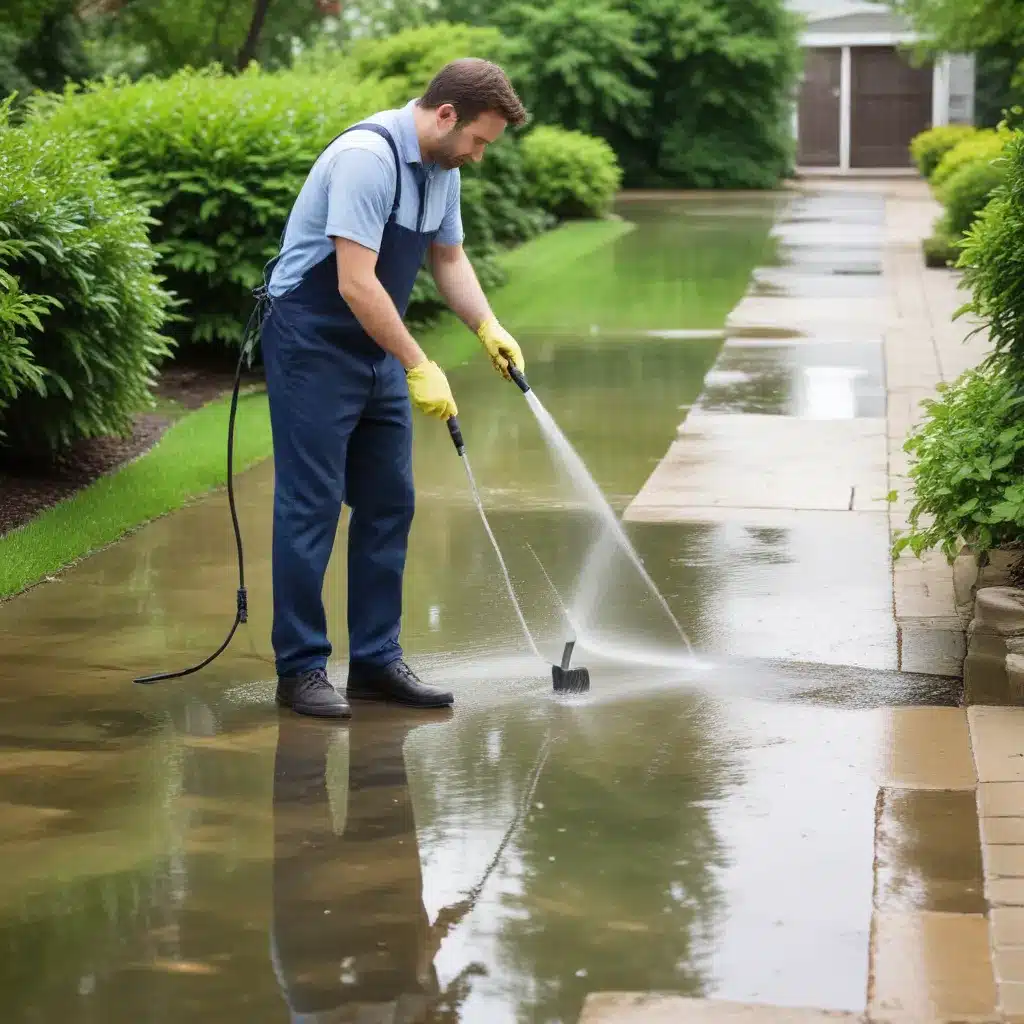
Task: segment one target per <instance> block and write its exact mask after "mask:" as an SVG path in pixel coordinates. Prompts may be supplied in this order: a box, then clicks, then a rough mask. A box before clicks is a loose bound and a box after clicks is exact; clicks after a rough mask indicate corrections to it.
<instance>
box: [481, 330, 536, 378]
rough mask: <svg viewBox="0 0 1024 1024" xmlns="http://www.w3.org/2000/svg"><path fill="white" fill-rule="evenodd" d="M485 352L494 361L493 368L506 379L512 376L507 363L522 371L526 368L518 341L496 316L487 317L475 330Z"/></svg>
mask: <svg viewBox="0 0 1024 1024" xmlns="http://www.w3.org/2000/svg"><path fill="white" fill-rule="evenodd" d="M476 335H477V337H478V338H479V339H480V341H481V343H482V344H483V346H484V348H485V349H487V354H488V355H489V356H490V357H491V362H492V363H494V368H495V369H496V370H497V371H498V372H499V373H500V374H501V375H502V376H503V377H504V378H505V379H506V380H511V379H512V377H511V376H510V374H509V372H508V364H509V363H510V362H511V363H513V364H515V367H516V369H517V370H518V371H519V372H520V373H522V372H524V371H525V370H526V363H525V362H524V361H523V353H522V350H521V349H520V348H519V343H518V342H517V341H516V339H515V338H513V337H512V335H511V334H509V333H508V331H506V330H505V328H504V327H502V326H501V324H500V323H498V319H497V317H494V316H491V317H488V319H486V320H485V321H484V322H483V323H482V324H481V325H480V329H479V330H478V331H477V332H476Z"/></svg>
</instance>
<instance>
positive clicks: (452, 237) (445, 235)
mask: <svg viewBox="0 0 1024 1024" xmlns="http://www.w3.org/2000/svg"><path fill="white" fill-rule="evenodd" d="M464 238H465V233H464V232H463V230H462V178H461V177H460V175H459V172H458V171H455V172H454V173H453V174H452V176H451V179H450V184H449V185H448V203H447V205H446V206H445V209H444V216H443V217H442V218H441V226H440V227H439V228H438V229H437V235H436V237H435V241H437V242H440V243H441V245H462V242H463V239H464Z"/></svg>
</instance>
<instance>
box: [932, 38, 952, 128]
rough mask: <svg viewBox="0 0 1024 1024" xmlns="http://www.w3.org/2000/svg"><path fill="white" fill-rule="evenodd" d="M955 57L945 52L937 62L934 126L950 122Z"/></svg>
mask: <svg viewBox="0 0 1024 1024" xmlns="http://www.w3.org/2000/svg"><path fill="white" fill-rule="evenodd" d="M952 62H953V58H952V57H951V56H950V55H949V54H948V53H944V54H942V56H941V57H939V59H938V60H937V61H936V62H935V73H934V75H933V76H932V127H933V128H937V127H939V125H946V124H949V100H950V86H951V77H952V67H951V65H952Z"/></svg>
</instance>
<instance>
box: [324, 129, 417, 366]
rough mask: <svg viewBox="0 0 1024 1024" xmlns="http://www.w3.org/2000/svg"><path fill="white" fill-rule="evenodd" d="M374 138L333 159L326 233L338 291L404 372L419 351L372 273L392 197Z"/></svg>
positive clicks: (388, 166) (390, 172)
mask: <svg viewBox="0 0 1024 1024" xmlns="http://www.w3.org/2000/svg"><path fill="white" fill-rule="evenodd" d="M383 145H384V143H382V142H381V141H380V140H378V138H377V136H374V137H373V138H372V139H368V140H367V141H366V143H365V144H364V145H353V146H351V147H350V148H346V149H343V150H341V152H339V153H337V154H336V155H335V157H334V161H333V166H332V167H331V175H330V182H329V185H328V190H327V225H326V233H327V235H328V237H329V238H330V239H331V240H332V242H333V243H334V250H335V253H336V254H337V258H338V290H339V291H340V292H341V296H342V298H343V299H344V300H345V301H346V302H347V303H348V305H349V308H350V309H351V310H352V312H353V314H355V317H356V319H357V320H358V321H359V323H360V324H361V325H362V326H363V329H364V330H365V331H366V333H367V334H369V335H370V337H371V338H373V340H374V341H375V342H376V343H377V344H378V345H380V347H381V348H383V349H384V350H385V351H387V352H391V353H392V354H393V355H395V356H396V357H397V358H398V359H399V361H400V362H401V363H402V365H403V366H404V367H405V368H406V369H407V370H408V369H409V368H410V367H411V366H416V365H417V364H418V363H421V362H423V360H424V359H425V356H424V354H423V350H422V349H421V348H420V346H419V345H417V344H416V341H415V339H414V338H413V336H412V335H411V334H410V333H409V331H408V330H407V329H406V327H405V324H403V323H402V318H401V317H400V316H399V314H398V310H397V309H396V308H395V304H394V303H393V302H392V301H391V296H390V295H388V293H387V292H386V291H385V289H384V286H383V285H382V284H381V283H380V281H379V280H378V278H377V274H376V267H377V253H378V251H379V249H380V244H381V239H382V237H383V234H384V226H385V224H386V223H387V219H388V216H389V215H390V212H391V204H392V202H393V201H394V195H395V175H396V173H397V169H396V167H395V163H394V160H393V158H392V157H391V154H390V153H389V152H386V151H385V152H384V153H383V154H381V153H380V152H379V150H380V149H381V148H382V146H383Z"/></svg>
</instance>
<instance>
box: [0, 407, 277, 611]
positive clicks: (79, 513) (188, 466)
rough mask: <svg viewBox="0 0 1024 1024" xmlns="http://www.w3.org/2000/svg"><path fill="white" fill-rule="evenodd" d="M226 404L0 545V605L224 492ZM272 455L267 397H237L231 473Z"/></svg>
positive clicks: (184, 422) (173, 431)
mask: <svg viewBox="0 0 1024 1024" xmlns="http://www.w3.org/2000/svg"><path fill="white" fill-rule="evenodd" d="M230 404H231V397H230V395H229V396H227V397H225V398H219V399H216V400H215V401H213V402H210V403H209V404H208V405H205V406H203V408H201V409H197V410H196V411H195V412H192V413H189V414H188V415H186V416H184V417H182V418H181V419H180V420H178V422H177V423H175V424H173V425H172V426H171V427H170V428H168V430H167V432H166V433H165V434H164V435H163V437H161V438H160V440H159V441H158V442H157V443H156V444H155V445H154V446H153V447H152V448H150V449H149V451H147V452H145V453H144V454H143V455H141V456H139V458H137V459H135V460H134V461H132V462H129V463H128V464H127V465H125V466H122V467H121V468H120V469H118V470H117V471H116V472H114V473H111V474H110V475H109V476H104V477H101V478H100V479H99V480H96V481H95V482H93V483H92V484H90V485H89V486H88V487H85V488H83V489H82V490H81V491H79V492H78V493H77V494H74V495H72V496H71V497H69V498H67V499H65V500H64V501H61V502H59V503H58V504H56V505H54V506H53V507H52V508H49V509H47V510H46V511H45V512H42V513H40V515H39V516H37V517H36V518H35V519H33V520H32V521H31V522H29V523H27V524H26V525H25V526H23V527H21V529H18V530H13V531H12V532H11V533H9V534H8V535H7V536H6V537H4V538H3V539H0V598H3V597H9V596H10V595H12V594H16V593H18V592H19V591H20V590H22V589H24V588H25V587H26V586H28V585H29V584H31V583H34V582H36V581H37V580H39V579H42V578H44V577H46V576H49V575H51V574H52V573H54V572H56V571H58V570H59V569H61V568H64V567H65V566H67V565H70V564H71V563H73V562H74V561H76V560H77V559H79V558H81V557H82V556H83V555H86V554H88V553H89V552H91V551H95V550H97V549H99V548H102V547H105V546H106V545H108V544H110V543H112V542H113V541H115V540H117V539H118V538H119V537H122V536H123V535H124V534H126V533H128V532H129V531H130V530H132V529H134V528H135V527H137V526H139V525H141V524H142V523H145V522H148V521H149V520H151V519H155V518H157V517H158V516H161V515H164V514H165V513H167V512H170V511H171V510H172V509H175V508H180V507H181V506H182V505H184V504H185V503H186V502H187V501H188V500H189V499H190V498H192V497H194V496H195V495H197V494H202V493H204V492H206V491H209V490H212V489H214V488H216V487H219V486H221V485H223V484H224V482H225V480H226V479H227V428H228V411H229V407H230ZM271 450H272V449H271V440H270V414H269V410H268V407H267V396H266V394H265V393H246V394H242V395H239V398H238V419H237V423H236V430H235V467H236V471H238V472H240V471H241V470H243V469H246V468H247V467H249V466H252V465H253V464H255V463H256V462H259V461H261V460H262V459H264V458H266V457H267V455H268V454H269V453H270V451H271Z"/></svg>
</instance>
